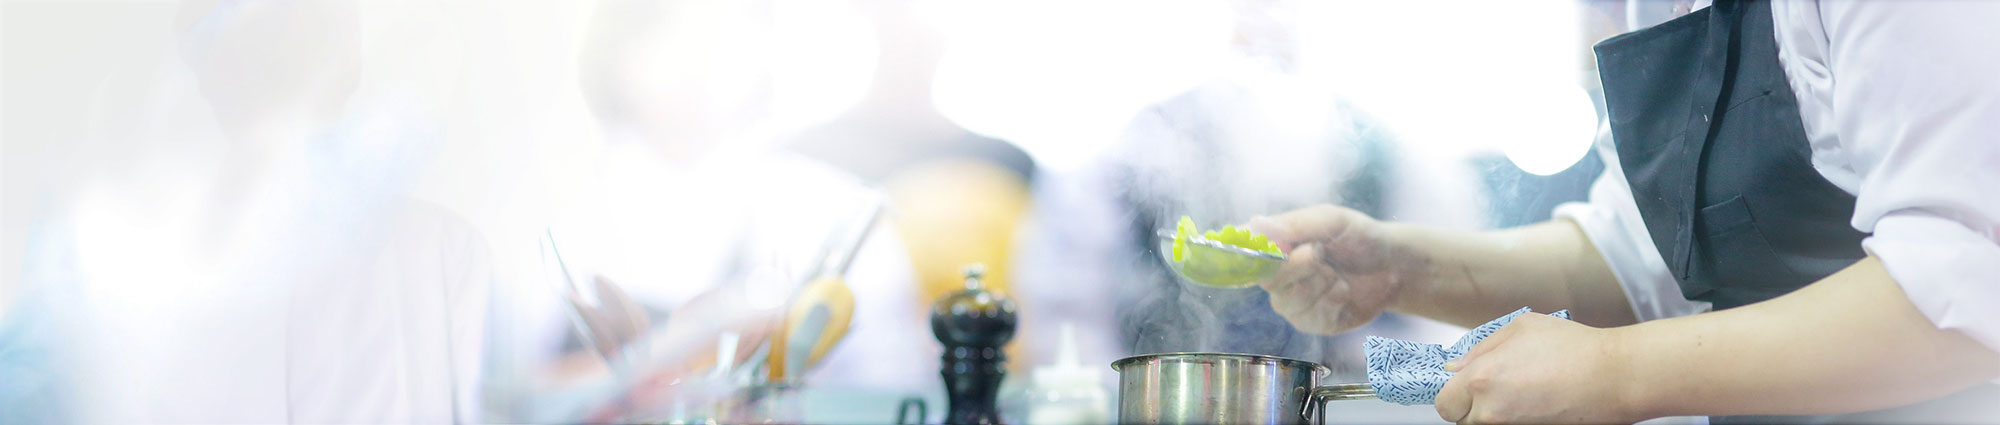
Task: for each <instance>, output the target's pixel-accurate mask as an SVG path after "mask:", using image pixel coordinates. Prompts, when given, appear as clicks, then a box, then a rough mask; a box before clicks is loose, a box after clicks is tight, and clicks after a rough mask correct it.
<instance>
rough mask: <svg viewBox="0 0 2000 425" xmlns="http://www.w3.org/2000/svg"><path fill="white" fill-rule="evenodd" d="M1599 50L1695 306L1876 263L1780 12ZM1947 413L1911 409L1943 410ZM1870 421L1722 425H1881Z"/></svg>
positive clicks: (1650, 209)
mask: <svg viewBox="0 0 2000 425" xmlns="http://www.w3.org/2000/svg"><path fill="white" fill-rule="evenodd" d="M1596 51H1597V61H1598V71H1599V72H1600V74H1601V75H1602V78H1603V83H1604V98H1605V109H1606V112H1607V113H1608V115H1609V119H1610V124H1611V134H1612V139H1613V141H1614V143H1615V144H1616V145H1617V148H1618V159H1619V162H1620V163H1621V165H1622V166H1623V167H1624V171H1625V176H1626V179H1627V180H1628V183H1629V184H1631V187H1632V195H1633V196H1632V197H1633V199H1634V200H1636V201H1637V203H1638V206H1639V213H1640V215H1641V216H1642V217H1643V219H1644V221H1645V223H1646V230H1647V232H1648V233H1650V234H1651V236H1652V239H1653V244H1654V246H1656V247H1658V248H1659V250H1660V255H1661V257H1662V258H1663V259H1664V260H1666V263H1667V269H1668V270H1669V271H1671V272H1673V275H1674V279H1675V280H1676V281H1677V282H1678V283H1679V284H1680V288H1681V294H1682V295H1684V296H1686V297H1687V299H1690V300H1696V301H1707V302H1709V303H1712V304H1713V305H1714V307H1715V309H1717V310H1722V309H1728V308H1734V307H1739V306H1743V305H1746V304H1751V303H1756V302H1758V301H1763V300H1767V299H1771V298H1774V297H1777V296H1779V295H1784V294H1786V293H1789V292H1791V291H1793V290H1796V289H1798V288H1801V287H1804V286H1805V285H1806V284H1809V283H1812V282H1815V281H1818V280H1820V279H1822V278H1825V277H1826V276H1827V275H1830V274H1833V273H1834V272H1836V271H1839V270H1840V269H1842V268H1846V267H1847V266H1849V265H1852V264H1854V262H1856V261H1859V260H1860V259H1861V258H1862V257H1864V256H1866V253H1864V252H1863V251H1862V250H1861V239H1862V238H1864V237H1866V236H1867V235H1866V234H1863V233H1861V232H1860V231H1857V230H1855V229H1854V228H1853V227H1852V226H1850V225H1849V224H1848V221H1849V220H1850V218H1851V217H1853V215H1854V196H1853V195H1851V194H1848V193H1847V192H1846V191H1843V190H1841V189H1840V188H1839V187H1837V186H1834V185H1833V183H1831V182H1828V181H1827V180H1826V178H1825V177H1823V176H1821V175H1820V174H1819V171H1818V170H1816V169H1814V168H1813V166H1812V147H1811V146H1810V145H1809V144H1808V143H1807V139H1806V136H1805V127H1804V124H1803V122H1802V121H1800V119H1799V110H1798V98H1797V97H1796V96H1794V95H1793V93H1792V88H1791V85H1790V84H1788V83H1787V80H1786V78H1785V72H1784V68H1783V67H1782V66H1781V65H1780V64H1779V62H1778V46H1777V40H1776V38H1775V37H1774V36H1773V28H1772V22H1771V5H1770V3H1769V2H1765V1H1732V0H1717V1H1716V2H1715V5H1713V6H1711V7H1709V8H1706V9H1702V10H1698V11H1695V12H1693V13H1689V14H1688V15H1686V16H1682V17H1680V18H1677V19H1674V20H1672V21H1668V22H1666V23H1662V24H1660V25H1657V26H1654V27H1652V28H1647V29H1644V30H1640V31H1635V32H1631V33H1626V34H1623V35H1619V36H1617V37H1612V38H1611V39H1608V40H1605V41H1604V42H1602V43H1599V44H1598V45H1597V46H1596ZM1972 392H1980V393H1981V394H1980V395H1983V396H1982V397H1983V399H1985V400H1993V398H1992V397H1993V395H1994V394H1995V393H1996V391H1995V388H1994V386H1992V385H1983V386H1982V387H1981V388H1978V389H1975V390H1974V391H1972ZM1968 395H1969V394H1959V395H1955V396H1952V397H1948V398H1947V399H1945V400H1939V401H1938V402H1949V401H1950V400H1951V399H1959V398H1964V396H1968ZM1934 404H1935V403H1925V404H1920V405H1917V406H1912V407H1913V408H1919V409H1912V410H1907V411H1911V412H1914V411H1917V410H1941V409H1936V408H1937V407H1941V406H1936V405H1934ZM1896 410H1905V409H1896ZM1864 415H1867V416H1865V417H1864V416H1839V417H1757V418H1752V417H1729V418H1723V417H1717V418H1713V419H1712V422H1713V423H1718V424H1723V423H1763V422H1778V423H1786V422H1803V423H1825V422H1840V421H1846V420H1850V419H1857V418H1861V420H1867V419H1866V418H1868V417H1874V414H1873V413H1871V414H1864ZM1918 417H1923V416H1922V415H1919V416H1918ZM1878 419H1886V417H1885V418H1878ZM1984 419H1985V420H1989V421H1990V420H1993V418H1984Z"/></svg>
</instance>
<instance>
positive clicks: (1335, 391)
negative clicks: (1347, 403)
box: [1301, 382, 1375, 424]
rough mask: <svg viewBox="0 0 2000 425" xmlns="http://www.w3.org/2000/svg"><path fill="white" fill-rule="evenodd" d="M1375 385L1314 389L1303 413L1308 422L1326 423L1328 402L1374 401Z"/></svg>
mask: <svg viewBox="0 0 2000 425" xmlns="http://www.w3.org/2000/svg"><path fill="white" fill-rule="evenodd" d="M1374 399H1375V385H1374V384H1369V383H1366V382H1360V383H1352V384H1333V385H1326V386H1321V387H1318V388H1313V389H1312V392H1311V393H1308V394H1306V402H1305V405H1306V411H1305V412H1301V414H1303V415H1304V416H1305V418H1306V420H1307V421H1310V422H1311V423H1315V424H1324V423H1326V402H1329V401H1340V400H1374Z"/></svg>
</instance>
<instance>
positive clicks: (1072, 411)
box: [1009, 323, 1112, 425]
mask: <svg viewBox="0 0 2000 425" xmlns="http://www.w3.org/2000/svg"><path fill="white" fill-rule="evenodd" d="M1057 342H1058V345H1057V349H1056V361H1055V362H1054V363H1053V364H1045V365H1041V366H1037V367H1035V369H1034V372H1032V373H1033V376H1034V378H1035V379H1034V381H1033V384H1032V385H1030V386H1029V387H1028V388H1027V390H1026V391H1024V393H1025V394H1022V396H1021V397H1018V398H1019V400H1017V401H1018V402H1019V403H1018V404H1019V406H1018V410H1017V411H1015V412H1010V413H1014V415H1012V416H1009V418H1013V419H1017V420H1018V419H1023V418H1025V422H1026V423H1031V424H1036V425H1071V424H1074V425H1090V424H1102V423H1110V422H1111V419H1112V418H1111V412H1110V408H1111V396H1110V395H1108V394H1105V391H1104V384H1103V382H1104V381H1103V380H1102V377H1103V376H1104V375H1103V374H1104V369H1098V368H1095V367H1089V366H1084V365H1083V363H1082V362H1080V361H1078V360H1077V357H1078V355H1077V347H1076V326H1075V325H1074V324H1072V323H1063V324H1062V331H1061V339H1059V340H1058V341H1057Z"/></svg>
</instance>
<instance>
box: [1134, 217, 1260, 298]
mask: <svg viewBox="0 0 2000 425" xmlns="http://www.w3.org/2000/svg"><path fill="white" fill-rule="evenodd" d="M1174 234H1175V233H1174V232H1173V231H1169V230H1158V231H1155V232H1154V233H1153V235H1154V236H1156V237H1158V239H1159V241H1160V257H1161V259H1162V260H1165V261H1166V263H1167V267H1168V268H1171V269H1173V270H1174V273H1175V274H1176V275H1178V276H1180V277H1181V279H1182V280H1186V281H1188V282H1189V283H1194V284H1197V285H1202V286H1211V287H1217V288H1248V287H1250V286H1252V285H1255V284H1256V283H1257V281H1260V280H1264V279H1268V278H1270V277H1271V276H1273V275H1276V274H1277V273H1278V266H1279V265H1282V264H1284V263H1285V256H1284V255H1281V254H1272V253H1268V252H1263V251H1258V250H1254V249H1250V248H1244V247H1240V246H1235V245H1230V244H1226V243H1222V242H1220V241H1216V240H1212V239H1209V238H1206V237H1203V236H1202V235H1200V234H1195V233H1189V234H1188V235H1187V239H1186V240H1185V241H1184V242H1186V243H1187V249H1188V250H1187V252H1185V253H1184V254H1185V255H1183V257H1184V259H1185V261H1175V260H1174V254H1173V252H1174V251H1173V249H1174Z"/></svg>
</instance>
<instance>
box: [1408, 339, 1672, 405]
mask: <svg viewBox="0 0 2000 425" xmlns="http://www.w3.org/2000/svg"><path fill="white" fill-rule="evenodd" d="M1618 332H1620V331H1619V330H1617V329H1615V328H1613V329H1599V328H1592V327H1589V326H1584V325H1583V324H1580V323H1576V322H1572V321H1568V320H1563V319H1558V318H1554V317H1549V316H1546V315H1542V314H1535V313H1529V314H1523V315H1521V316H1520V317H1516V318H1514V321H1513V322H1512V323H1508V324H1507V326H1505V327H1502V328H1500V331H1499V332H1494V333H1493V335H1492V336H1489V337H1487V338H1486V340H1484V341H1480V342H1479V345H1476V346H1473V347H1472V351H1471V352H1468V353H1466V354H1465V356H1464V357H1460V358H1458V359H1456V360H1452V361H1450V362H1446V363H1445V371H1448V372H1457V375H1454V376H1452V378H1451V381H1448V382H1446V383H1445V385H1444V389H1443V390H1441V391H1439V392H1438V396H1437V411H1438V416H1439V417H1442V418H1444V420H1446V421H1451V422H1457V423H1461V424H1496V423H1548V424H1554V423H1593V424H1601V423H1632V422H1637V421H1639V420H1643V419H1645V418H1637V417H1633V416H1634V414H1633V413H1631V412H1632V409H1629V408H1626V407H1625V406H1627V405H1628V404H1627V400H1629V399H1628V398H1626V397H1625V396H1624V394H1623V392H1622V387H1621V386H1620V385H1619V384H1620V383H1622V382H1624V381H1625V380H1624V379H1623V376H1624V375H1623V373H1624V371H1623V369H1622V367H1623V365H1624V363H1623V362H1622V361H1621V360H1622V359H1623V358H1624V356H1622V355H1619V354H1618V353H1619V351H1618V350H1619V347H1620V345H1619V344H1618V336H1617V333H1618Z"/></svg>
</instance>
